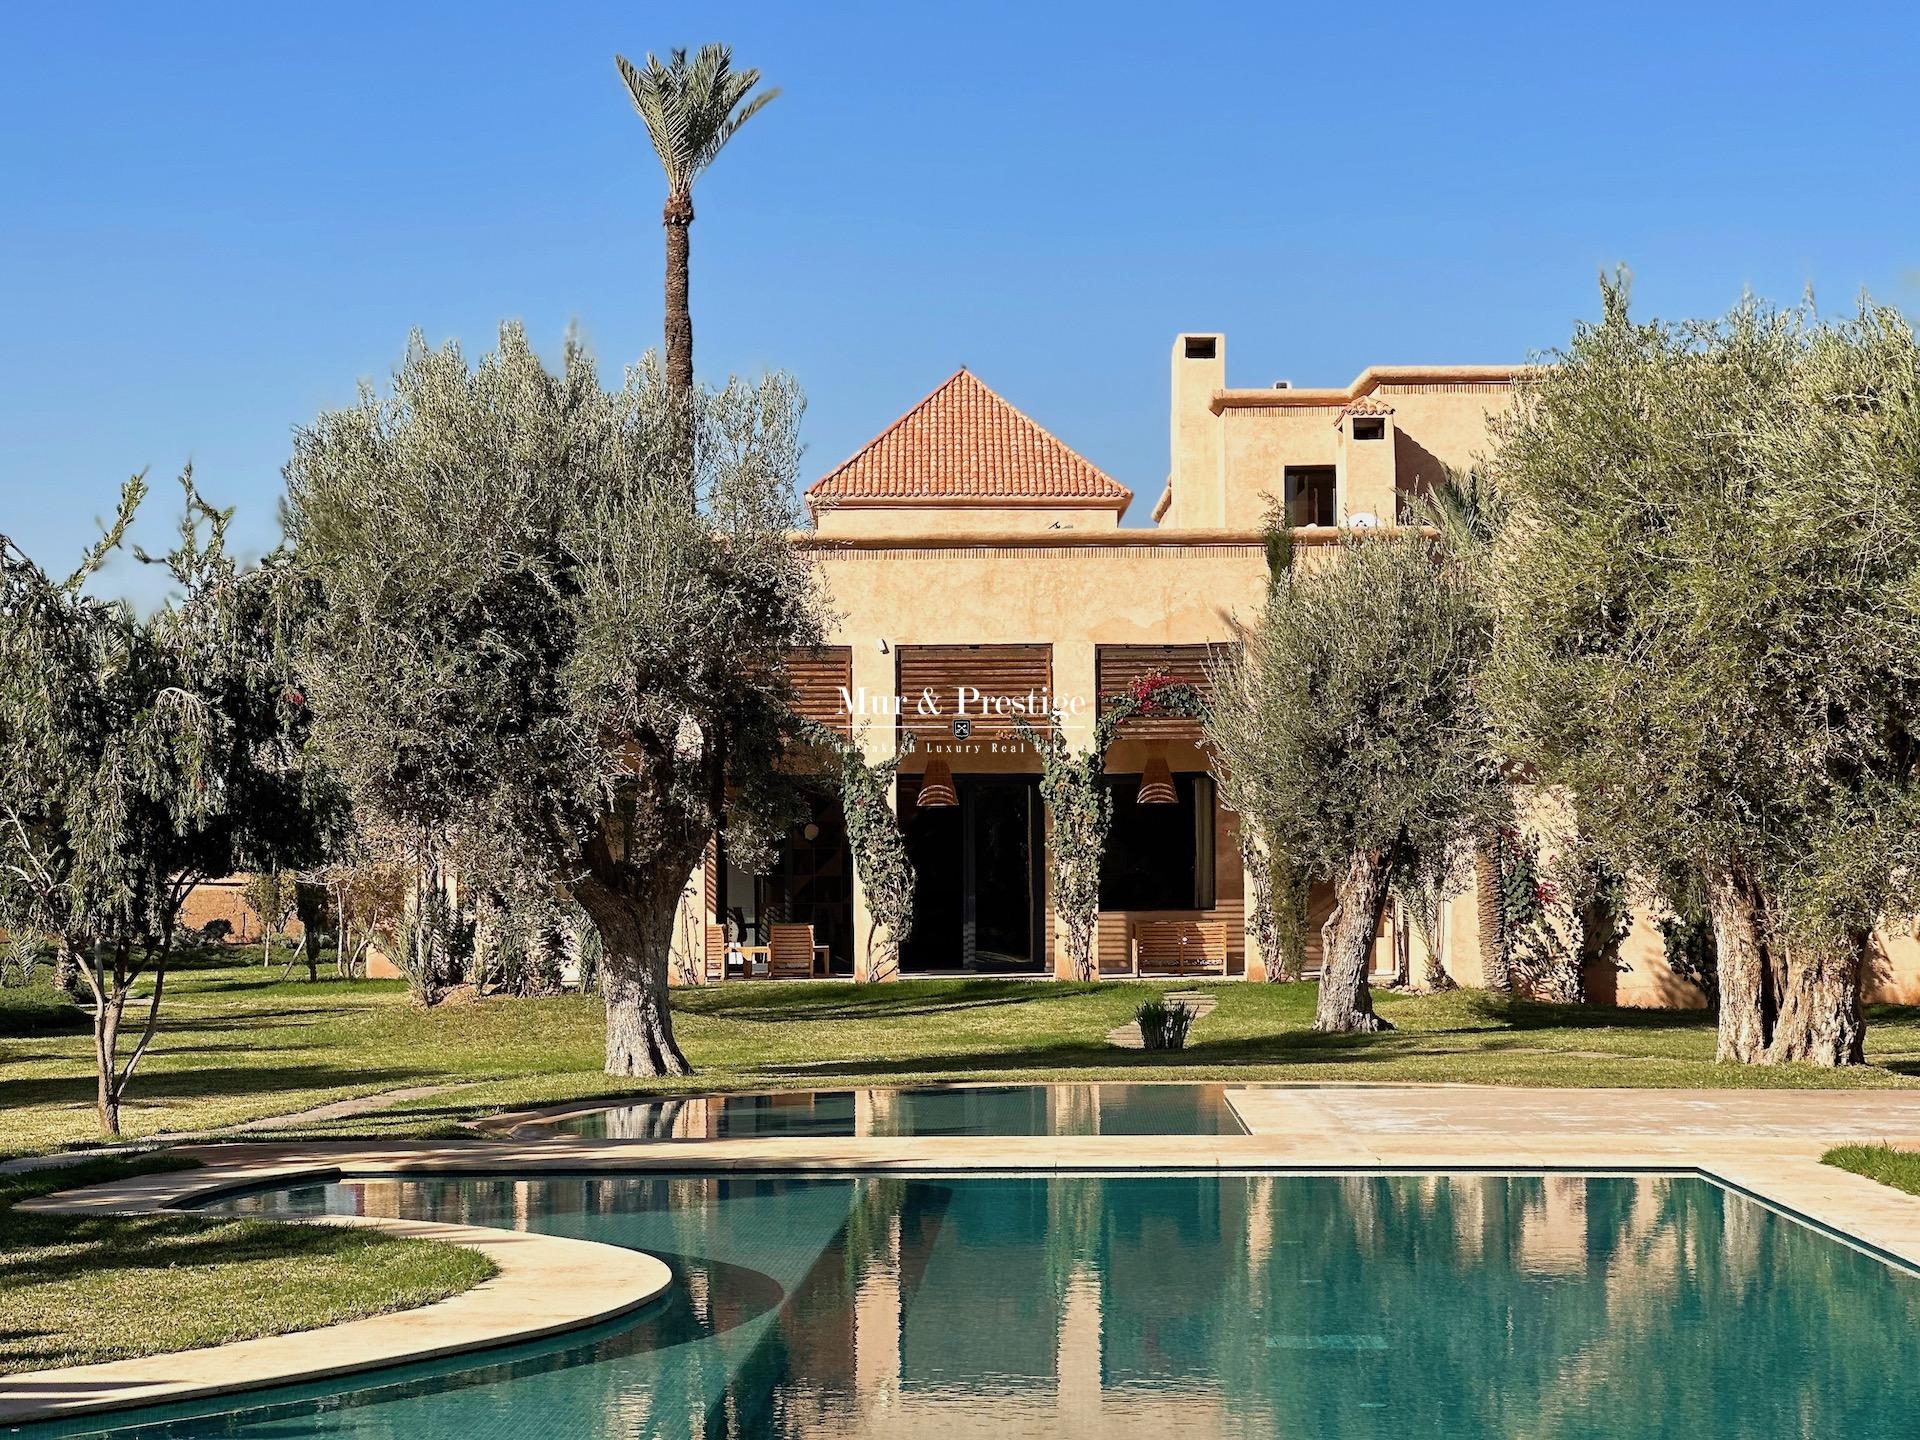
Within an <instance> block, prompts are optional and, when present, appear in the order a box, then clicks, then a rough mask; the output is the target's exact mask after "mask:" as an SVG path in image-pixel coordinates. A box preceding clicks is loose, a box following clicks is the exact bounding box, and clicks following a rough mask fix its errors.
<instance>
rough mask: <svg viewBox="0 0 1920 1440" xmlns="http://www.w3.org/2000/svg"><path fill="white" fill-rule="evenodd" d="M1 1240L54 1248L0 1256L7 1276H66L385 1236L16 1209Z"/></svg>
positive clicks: (293, 1254) (327, 1249)
mask: <svg viewBox="0 0 1920 1440" xmlns="http://www.w3.org/2000/svg"><path fill="white" fill-rule="evenodd" d="M7 1224H8V1231H9V1233H8V1237H7V1240H8V1246H9V1248H10V1249H16V1250H18V1249H24V1248H27V1247H33V1246H43V1245H44V1246H58V1247H60V1253H58V1254H51V1255H45V1256H35V1257H32V1258H28V1259H21V1258H18V1257H17V1256H16V1257H15V1258H13V1259H11V1260H9V1261H8V1263H7V1269H6V1273H7V1283H8V1285H9V1287H11V1286H15V1285H29V1284H32V1283H34V1282H36V1281H53V1280H72V1279H75V1278H78V1277H79V1276H81V1275H83V1274H87V1273H93V1272H98V1271H104V1270H168V1269H172V1268H174V1267H175V1266H179V1265H195V1266H199V1265H237V1264H248V1263H259V1262H273V1263H275V1264H280V1263H285V1262H287V1261H293V1260H301V1259H336V1258H340V1257H344V1256H349V1255H355V1254H360V1253H362V1252H364V1251H366V1250H367V1249H369V1248H370V1246H369V1244H368V1242H369V1240H374V1241H375V1243H378V1241H379V1240H380V1239H384V1237H374V1236H370V1235H369V1234H368V1233H366V1232H356V1231H353V1230H350V1229H342V1228H339V1227H334V1226H321V1225H284V1224H280V1223H278V1222H276V1221H272V1220H254V1219H235V1218H234V1217H232V1216H198V1215H141V1216H131V1217H114V1218H106V1217H97V1218H96V1217H88V1216H72V1215H35V1214H33V1213H32V1212H25V1213H21V1212H15V1213H11V1214H9V1215H8V1217H7Z"/></svg>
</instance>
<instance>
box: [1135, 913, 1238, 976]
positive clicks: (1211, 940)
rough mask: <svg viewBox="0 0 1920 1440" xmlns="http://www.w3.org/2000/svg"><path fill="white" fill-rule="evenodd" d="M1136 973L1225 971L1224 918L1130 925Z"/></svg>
mask: <svg viewBox="0 0 1920 1440" xmlns="http://www.w3.org/2000/svg"><path fill="white" fill-rule="evenodd" d="M1132 951H1133V973H1134V974H1136V975H1219V976H1222V977H1224V976H1225V975H1226V973H1227V922H1226V921H1224V920H1139V921H1136V922H1135V923H1134V927H1133V946H1132Z"/></svg>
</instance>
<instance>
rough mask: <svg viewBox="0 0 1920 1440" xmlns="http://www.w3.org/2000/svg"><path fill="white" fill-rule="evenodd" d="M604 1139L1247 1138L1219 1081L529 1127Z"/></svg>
mask: <svg viewBox="0 0 1920 1440" xmlns="http://www.w3.org/2000/svg"><path fill="white" fill-rule="evenodd" d="M516 1128H517V1129H518V1130H520V1131H524V1132H528V1133H545V1134H560V1135H582V1136H589V1137H591V1138H593V1139H603V1140H708V1139H712V1140H720V1139H739V1138H742V1137H745V1136H756V1135H759V1136H766V1135H814V1136H850V1135H1244V1134H1246V1133H1247V1132H1246V1127H1245V1126H1243V1125H1242V1124H1241V1123H1240V1121H1239V1119H1238V1118H1237V1117H1236V1116H1235V1115H1234V1113H1233V1107H1232V1106H1230V1105H1229V1104H1228V1103H1227V1099H1226V1087H1225V1086H1223V1085H1189V1084H1170V1085H1138V1084H1113V1085H950V1086H938V1087H928V1088H925V1089H918V1090H885V1089H864V1090H796V1091H789V1092H784V1093H771V1094H757V1095H696V1096H691V1097H687V1098H684V1099H671V1100H649V1101H644V1102H642V1103H639V1104H633V1105H614V1106H608V1107H604V1108H601V1109H597V1110H589V1111H585V1112H580V1113H574V1114H569V1115H565V1116H560V1117H556V1118H555V1119H552V1120H547V1121H529V1122H527V1123H524V1124H522V1125H520V1126H518V1127H516Z"/></svg>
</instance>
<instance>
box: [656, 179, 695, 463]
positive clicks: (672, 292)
mask: <svg viewBox="0 0 1920 1440" xmlns="http://www.w3.org/2000/svg"><path fill="white" fill-rule="evenodd" d="M660 219H661V223H662V224H663V225H664V226H666V231H667V296H666V342H667V401H668V403H669V404H670V405H671V406H672V407H673V414H672V424H673V450H674V463H675V464H676V465H677V466H679V468H680V474H681V479H682V481H683V483H684V484H685V485H686V487H687V492H688V495H689V497H690V498H692V492H693V484H694V477H693V312H692V310H691V309H689V308H688V304H687V290H688V284H689V280H690V278H691V266H690V264H689V260H688V240H689V238H690V237H689V235H688V233H687V232H688V227H689V226H691V225H692V224H693V197H692V196H691V195H669V196H668V197H667V204H666V208H665V210H664V211H662V213H661V217H660Z"/></svg>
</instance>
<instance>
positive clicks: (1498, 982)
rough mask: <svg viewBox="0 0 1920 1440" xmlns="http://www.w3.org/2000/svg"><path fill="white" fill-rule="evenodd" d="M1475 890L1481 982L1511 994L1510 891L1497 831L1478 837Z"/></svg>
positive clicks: (1474, 863) (1475, 852) (1498, 990)
mask: <svg viewBox="0 0 1920 1440" xmlns="http://www.w3.org/2000/svg"><path fill="white" fill-rule="evenodd" d="M1473 892H1474V902H1475V904H1476V906H1477V907H1478V910H1479V916H1480V983H1481V984H1482V985H1484V986H1485V987H1486V988H1487V989H1489V990H1492V991H1494V992H1495V993H1497V994H1501V995H1511V994H1512V993H1513V968H1512V965H1511V964H1510V963H1509V961H1508V958H1507V919H1506V895H1505V893H1504V887H1503V886H1502V884H1501V879H1500V837H1499V836H1498V835H1497V834H1492V833H1489V834H1486V835H1481V836H1479V837H1477V838H1476V839H1475V840H1474V844H1473Z"/></svg>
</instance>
